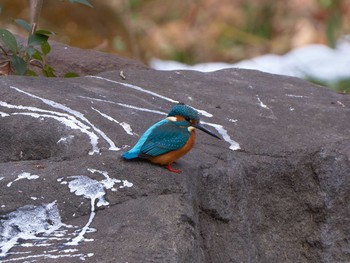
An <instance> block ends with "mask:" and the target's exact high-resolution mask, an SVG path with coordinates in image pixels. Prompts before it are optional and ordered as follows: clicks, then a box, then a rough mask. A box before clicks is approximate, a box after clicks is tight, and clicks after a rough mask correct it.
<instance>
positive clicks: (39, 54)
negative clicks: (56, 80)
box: [30, 49, 43, 61]
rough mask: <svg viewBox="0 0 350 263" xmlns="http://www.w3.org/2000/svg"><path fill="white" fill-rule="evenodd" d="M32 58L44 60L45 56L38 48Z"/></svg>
mask: <svg viewBox="0 0 350 263" xmlns="http://www.w3.org/2000/svg"><path fill="white" fill-rule="evenodd" d="M35 50H36V49H35ZM30 58H33V59H36V60H40V61H43V56H42V54H41V52H40V51H39V50H36V52H35V53H33V54H32V55H31V57H30Z"/></svg>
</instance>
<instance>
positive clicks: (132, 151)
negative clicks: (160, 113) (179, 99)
mask: <svg viewBox="0 0 350 263" xmlns="http://www.w3.org/2000/svg"><path fill="white" fill-rule="evenodd" d="M168 122H170V121H168V120H167V119H164V120H161V121H158V122H157V123H155V124H153V125H152V126H151V127H149V128H148V129H147V130H146V131H145V132H144V134H142V136H141V137H140V139H139V140H138V142H137V143H136V144H135V146H134V147H132V149H130V150H129V151H127V152H125V153H123V154H122V156H123V157H124V158H125V159H133V158H137V157H138V156H139V154H140V150H141V147H142V145H143V144H144V143H145V141H146V140H147V138H148V137H149V135H150V134H151V133H152V132H153V130H155V129H156V128H157V127H158V126H161V125H164V124H166V123H168Z"/></svg>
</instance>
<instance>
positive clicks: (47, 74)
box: [43, 64, 56, 77]
mask: <svg viewBox="0 0 350 263" xmlns="http://www.w3.org/2000/svg"><path fill="white" fill-rule="evenodd" d="M54 71H55V70H54V69H53V68H52V67H50V66H49V65H47V64H45V66H44V68H43V74H44V76H45V77H56V75H55V73H54Z"/></svg>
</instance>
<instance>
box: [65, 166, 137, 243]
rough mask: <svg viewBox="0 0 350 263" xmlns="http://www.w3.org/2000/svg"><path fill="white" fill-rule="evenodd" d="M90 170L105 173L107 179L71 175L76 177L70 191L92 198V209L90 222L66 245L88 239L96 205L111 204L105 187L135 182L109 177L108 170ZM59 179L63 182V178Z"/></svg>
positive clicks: (110, 187) (126, 185)
mask: <svg viewBox="0 0 350 263" xmlns="http://www.w3.org/2000/svg"><path fill="white" fill-rule="evenodd" d="M88 170H89V171H90V172H91V173H98V174H101V175H103V176H104V177H105V179H104V180H101V181H97V180H94V179H91V178H90V177H88V176H85V175H77V176H70V177H69V178H72V179H74V180H72V181H70V182H69V183H68V187H69V189H70V192H72V193H75V195H77V196H83V197H84V198H87V199H90V206H91V208H90V209H91V211H90V216H89V220H88V222H87V223H86V224H85V226H84V227H83V228H82V229H81V231H80V232H79V234H78V235H77V236H76V237H74V238H73V239H72V240H70V241H69V242H67V243H66V245H70V246H76V245H78V244H79V243H80V242H81V241H83V240H85V241H87V240H86V239H85V237H84V236H85V234H86V233H87V231H88V230H91V228H90V225H91V223H92V221H93V220H94V218H95V216H96V212H95V205H96V206H98V207H99V206H107V205H109V202H108V201H107V200H106V199H105V197H104V196H105V195H106V192H105V189H111V190H114V191H115V190H116V189H115V188H114V185H115V184H116V183H123V187H132V186H133V184H132V183H130V182H128V181H127V180H119V179H115V178H111V177H109V175H108V172H106V171H100V170H96V169H90V168H89V169H88ZM59 179H60V181H61V184H62V180H61V178H59ZM123 187H122V188H123Z"/></svg>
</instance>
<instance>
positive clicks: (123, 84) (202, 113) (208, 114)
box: [87, 76, 213, 118]
mask: <svg viewBox="0 0 350 263" xmlns="http://www.w3.org/2000/svg"><path fill="white" fill-rule="evenodd" d="M87 77H90V78H96V79H102V80H105V81H108V82H112V83H115V84H119V85H122V86H124V87H127V88H131V89H134V90H137V91H141V92H143V93H147V94H150V95H152V96H154V97H157V98H160V99H163V100H166V101H170V102H172V103H179V101H177V100H174V99H171V98H169V97H166V96H163V95H160V94H158V93H155V92H153V91H150V90H147V89H144V88H141V87H139V86H136V85H132V84H128V83H124V82H119V81H116V80H111V79H107V78H103V77H100V76H87ZM194 109H195V110H196V111H198V113H199V114H201V115H203V116H205V117H209V118H211V117H213V114H211V113H209V112H206V111H205V110H200V109H196V108H194Z"/></svg>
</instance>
